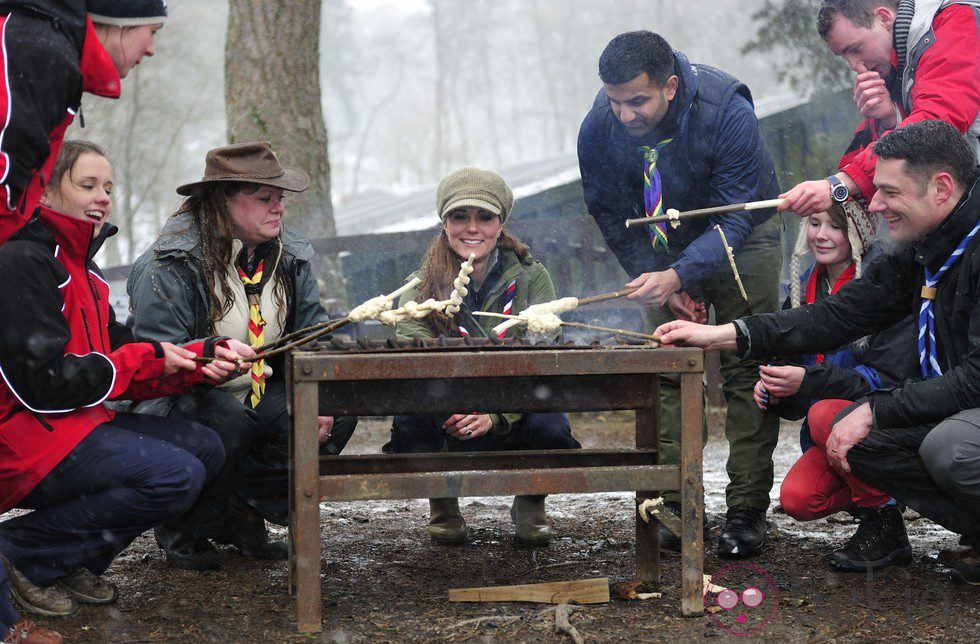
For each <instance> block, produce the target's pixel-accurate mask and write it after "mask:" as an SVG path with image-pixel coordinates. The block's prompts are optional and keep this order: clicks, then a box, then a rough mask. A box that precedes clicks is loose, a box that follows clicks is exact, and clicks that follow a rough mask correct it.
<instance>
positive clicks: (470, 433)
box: [464, 429, 473, 436]
mask: <svg viewBox="0 0 980 644" xmlns="http://www.w3.org/2000/svg"><path fill="white" fill-rule="evenodd" d="M464 433H465V434H466V435H467V436H472V435H473V430H472V429H467V430H466V431H465V432H464Z"/></svg>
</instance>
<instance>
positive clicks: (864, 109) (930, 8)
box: [779, 0, 980, 216]
mask: <svg viewBox="0 0 980 644" xmlns="http://www.w3.org/2000/svg"><path fill="white" fill-rule="evenodd" d="M978 25H980V0H916V1H915V2H913V1H912V0H824V2H823V5H822V6H821V8H820V13H819V14H818V18H817V31H818V32H819V33H820V36H821V37H822V38H823V39H824V41H825V42H826V43H827V47H828V48H830V50H831V51H832V52H833V53H834V54H835V55H837V56H841V57H842V58H844V59H845V60H847V62H848V64H849V65H850V66H851V69H853V70H854V71H855V72H856V73H857V78H856V80H855V84H854V101H855V103H856V104H857V106H858V108H859V109H860V110H861V113H862V114H864V116H866V117H871V118H874V119H876V120H878V122H879V123H881V124H883V125H884V126H885V127H886V128H894V127H901V126H904V125H907V124H909V123H914V122H917V121H923V120H941V121H946V122H947V123H949V124H951V125H953V126H954V127H955V128H956V129H957V130H959V131H960V132H962V133H963V134H964V135H965V137H966V139H967V142H968V143H969V144H970V147H971V148H972V149H973V153H974V155H975V156H977V157H978V158H980V32H978ZM890 97H891V98H893V99H894V101H895V103H896V104H895V105H893V102H892V100H891V99H890ZM899 108H901V109H899ZM903 112H904V114H907V116H904V118H903ZM874 169H875V156H874V154H873V152H872V151H871V149H865V150H862V151H861V152H860V153H859V154H857V155H855V157H854V158H853V159H851V160H850V163H848V164H847V165H845V166H844V167H843V168H842V169H841V171H840V172H838V173H837V174H834V175H831V176H829V177H827V178H826V179H821V180H817V181H804V182H803V183H801V184H799V185H797V186H796V187H794V188H793V189H791V190H789V191H788V192H786V193H785V194H784V195H782V196H783V197H785V198H786V201H785V202H784V203H783V204H782V206H780V207H779V210H789V211H792V212H795V213H796V214H798V215H800V216H806V215H810V214H812V213H814V212H821V211H824V210H827V209H828V208H829V207H830V205H831V203H832V201H833V200H837V201H844V200H845V199H847V198H848V196H859V197H863V198H864V199H868V200H870V198H871V196H872V195H873V194H874V191H875V188H874V185H873V184H872V178H873V176H874Z"/></svg>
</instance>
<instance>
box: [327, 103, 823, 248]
mask: <svg viewBox="0 0 980 644" xmlns="http://www.w3.org/2000/svg"><path fill="white" fill-rule="evenodd" d="M808 100H809V99H808V98H807V97H805V96H804V95H802V94H799V93H795V92H784V93H782V94H777V95H774V96H768V97H765V98H762V99H760V100H758V101H756V114H757V115H758V117H759V118H760V119H762V118H765V117H767V116H772V115H773V114H779V113H780V112H784V111H787V110H791V109H793V108H796V107H799V106H801V105H804V104H805V103H806V102H807V101H808ZM494 169H495V170H497V171H498V172H500V174H501V175H503V177H504V179H506V180H507V183H509V184H510V187H511V189H512V190H513V191H514V199H515V203H514V209H513V214H515V215H518V216H520V214H521V210H522V208H521V199H522V198H526V197H529V196H531V195H536V194H540V193H542V192H544V191H546V190H550V189H552V188H557V187H560V186H565V185H568V184H571V183H574V182H576V181H580V180H581V176H580V175H579V169H578V156H577V155H576V154H574V153H570V154H562V155H558V156H554V157H549V158H546V159H541V160H538V161H529V162H525V163H520V164H517V165H512V166H505V167H503V168H494ZM435 194H436V184H430V185H427V186H425V187H424V188H421V189H419V190H416V191H414V192H411V193H409V194H407V195H400V196H399V195H392V194H387V193H384V192H370V193H365V194H363V195H358V196H356V197H354V198H353V199H351V200H350V201H348V202H347V203H345V204H340V205H338V206H337V207H336V208H334V222H335V223H336V226H337V235H338V236H346V235H367V234H377V233H403V232H413V231H417V230H427V229H430V228H435V227H436V226H438V225H439V216H438V215H437V214H436V208H435Z"/></svg>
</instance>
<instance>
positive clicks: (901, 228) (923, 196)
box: [868, 158, 957, 243]
mask: <svg viewBox="0 0 980 644" xmlns="http://www.w3.org/2000/svg"><path fill="white" fill-rule="evenodd" d="M905 163H906V162H905V160H904V159H882V158H879V159H878V163H877V165H876V166H875V176H874V184H875V188H877V192H875V194H874V197H872V198H871V203H870V204H868V210H869V211H870V212H873V213H876V214H879V215H881V217H882V218H883V219H884V220H885V222H886V223H887V224H888V232H889V234H890V235H891V238H892V239H893V240H894V241H896V242H902V243H904V242H917V241H921V240H923V239H925V237H926V235H928V234H929V233H930V232H932V231H933V230H935V229H936V227H938V226H939V224H941V223H942V221H943V220H944V219H945V218H946V216H947V215H948V214H949V211H950V210H951V209H952V205H955V203H956V198H957V197H956V196H955V195H954V194H953V190H954V188H953V180H952V177H950V175H949V173H946V172H939V173H936V174H935V175H933V176H932V177H931V178H929V179H928V180H923V179H920V178H918V177H916V176H914V175H910V174H907V173H906V168H905Z"/></svg>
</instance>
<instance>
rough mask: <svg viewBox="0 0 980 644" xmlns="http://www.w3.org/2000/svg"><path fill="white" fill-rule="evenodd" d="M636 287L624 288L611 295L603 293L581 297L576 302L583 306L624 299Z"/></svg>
mask: <svg viewBox="0 0 980 644" xmlns="http://www.w3.org/2000/svg"><path fill="white" fill-rule="evenodd" d="M636 288H637V287H635V286H634V287H633V288H624V289H623V290H621V291H613V292H612V293H603V294H602V295H591V296H589V297H581V298H579V300H578V305H579V306H584V305H586V304H596V303H598V302H606V301H608V300H615V299H617V298H620V297H626V296H627V295H629V294H630V293H632V292H634V291H635V290H636Z"/></svg>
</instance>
